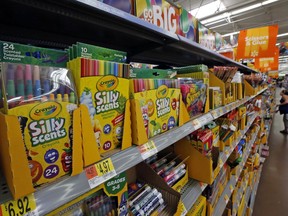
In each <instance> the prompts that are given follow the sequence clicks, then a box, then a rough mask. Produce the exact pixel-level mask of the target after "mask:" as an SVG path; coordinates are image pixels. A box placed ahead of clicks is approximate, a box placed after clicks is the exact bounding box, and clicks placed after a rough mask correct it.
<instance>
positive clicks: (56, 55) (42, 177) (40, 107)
mask: <svg viewBox="0 0 288 216" xmlns="http://www.w3.org/2000/svg"><path fill="white" fill-rule="evenodd" d="M0 47H1V49H0V50H1V51H0V59H1V67H0V68H1V83H2V92H3V98H4V101H3V105H4V112H5V113H6V114H8V115H13V116H17V118H18V122H19V124H20V129H21V133H22V141H23V142H24V146H25V152H26V155H27V159H28V163H29V168H30V172H31V176H32V182H33V184H34V186H37V185H40V184H43V183H46V182H50V181H53V180H55V179H57V178H59V177H61V176H63V175H65V174H68V173H71V168H72V144H73V143H72V135H73V129H72V114H73V111H74V110H75V109H76V108H77V94H76V89H75V86H74V81H73V77H72V75H71V74H70V72H69V71H68V69H66V68H65V66H66V62H67V54H66V52H64V51H57V50H51V49H45V48H39V47H32V46H26V45H20V44H15V43H9V42H1V43H0ZM1 124H2V123H1ZM20 142H21V141H19V143H20ZM9 145H15V144H14V143H9ZM19 154H20V152H19ZM14 156H15V155H14Z"/></svg>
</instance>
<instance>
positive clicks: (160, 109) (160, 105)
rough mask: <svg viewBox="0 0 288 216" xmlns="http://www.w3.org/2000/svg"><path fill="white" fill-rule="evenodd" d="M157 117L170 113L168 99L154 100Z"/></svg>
mask: <svg viewBox="0 0 288 216" xmlns="http://www.w3.org/2000/svg"><path fill="white" fill-rule="evenodd" d="M156 106H157V117H160V116H163V115H165V114H166V113H169V112H170V98H160V99H157V100H156Z"/></svg>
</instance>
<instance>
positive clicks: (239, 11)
mask: <svg viewBox="0 0 288 216" xmlns="http://www.w3.org/2000/svg"><path fill="white" fill-rule="evenodd" d="M257 7H261V3H258V4H254V5H251V6H248V7H245V8H241V9H239V10H235V11H232V12H231V15H235V14H240V13H243V12H246V11H249V10H253V9H255V8H257Z"/></svg>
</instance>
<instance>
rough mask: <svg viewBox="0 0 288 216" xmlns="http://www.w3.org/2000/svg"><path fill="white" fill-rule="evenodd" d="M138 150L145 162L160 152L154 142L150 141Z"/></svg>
mask: <svg viewBox="0 0 288 216" xmlns="http://www.w3.org/2000/svg"><path fill="white" fill-rule="evenodd" d="M138 148H139V151H140V154H141V157H142V159H143V160H146V159H147V158H149V157H151V156H152V155H154V154H156V153H157V152H158V150H157V147H156V145H155V143H154V142H153V141H152V140H149V141H148V142H147V143H145V144H143V145H140V146H138Z"/></svg>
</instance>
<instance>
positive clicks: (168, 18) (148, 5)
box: [136, 0, 180, 34]
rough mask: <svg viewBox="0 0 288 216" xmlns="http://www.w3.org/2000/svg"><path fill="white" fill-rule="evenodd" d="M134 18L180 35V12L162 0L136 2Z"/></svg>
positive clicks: (139, 0) (137, 0)
mask: <svg viewBox="0 0 288 216" xmlns="http://www.w3.org/2000/svg"><path fill="white" fill-rule="evenodd" d="M136 16H137V17H139V18H141V19H143V20H145V21H148V22H150V23H152V24H154V25H157V26H158V27H160V28H163V29H166V30H167V31H170V32H172V33H175V34H179V33H180V32H179V17H180V11H179V9H178V8H176V7H174V6H172V5H171V4H169V3H168V2H166V1H164V0H147V1H143V0H136Z"/></svg>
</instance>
